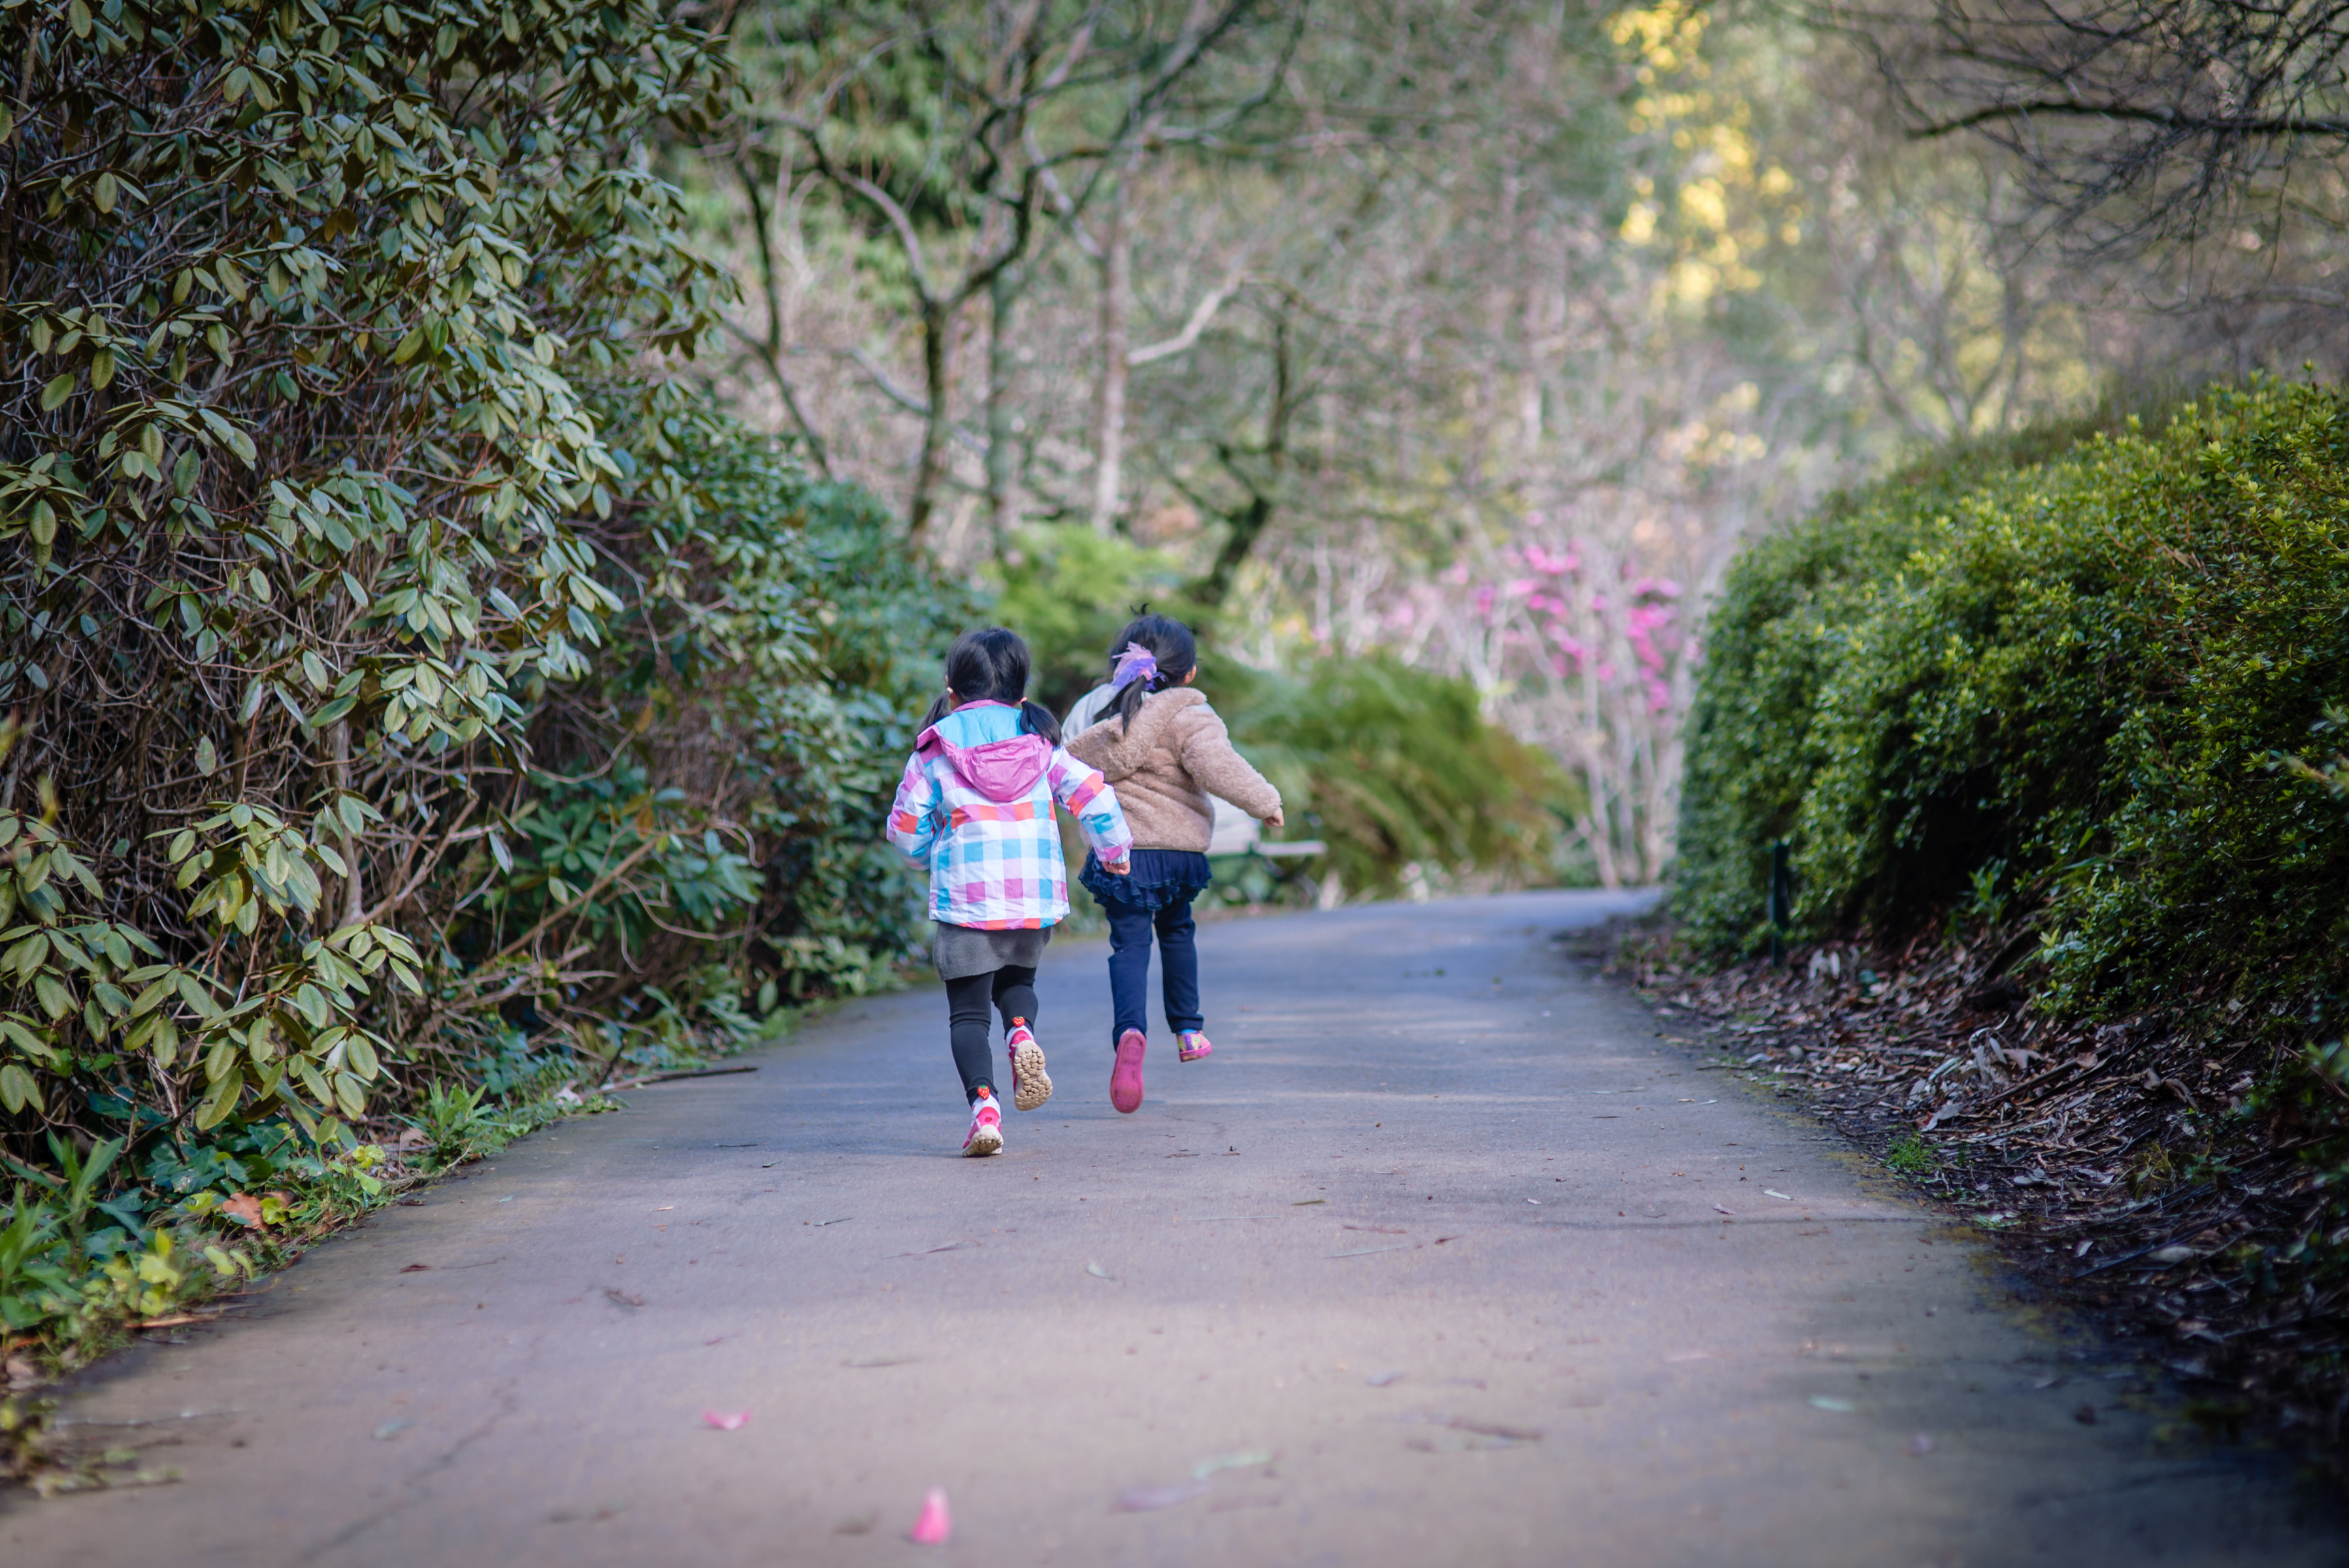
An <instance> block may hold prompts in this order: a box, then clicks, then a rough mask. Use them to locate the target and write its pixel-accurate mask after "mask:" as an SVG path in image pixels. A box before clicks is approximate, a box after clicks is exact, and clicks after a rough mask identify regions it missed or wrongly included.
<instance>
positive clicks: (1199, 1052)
mask: <svg viewBox="0 0 2349 1568" xmlns="http://www.w3.org/2000/svg"><path fill="white" fill-rule="evenodd" d="M1215 1054H1216V1047H1215V1044H1214V1042H1213V1041H1211V1040H1209V1039H1208V1038H1207V1037H1206V1036H1205V1035H1203V1034H1201V1033H1200V1032H1199V1031H1198V1030H1196V1029H1185V1030H1184V1031H1183V1032H1182V1033H1181V1034H1179V1035H1177V1036H1175V1037H1174V1056H1175V1059H1176V1060H1178V1061H1185V1062H1195V1061H1199V1060H1202V1059H1204V1058H1206V1057H1212V1056H1214V1055H1215Z"/></svg>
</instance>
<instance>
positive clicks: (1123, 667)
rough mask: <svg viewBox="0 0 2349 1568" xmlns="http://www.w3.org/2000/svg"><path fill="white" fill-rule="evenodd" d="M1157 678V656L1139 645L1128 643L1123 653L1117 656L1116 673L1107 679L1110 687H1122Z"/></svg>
mask: <svg viewBox="0 0 2349 1568" xmlns="http://www.w3.org/2000/svg"><path fill="white" fill-rule="evenodd" d="M1157 678H1158V655H1156V654H1154V653H1152V652H1151V651H1150V650H1149V649H1148V648H1145V647H1143V645H1141V644H1140V643H1128V644H1126V645H1125V652H1123V653H1122V654H1120V655H1118V656H1117V673H1116V674H1115V675H1113V676H1110V678H1109V684H1110V685H1111V686H1120V687H1123V686H1124V685H1125V684H1126V683H1127V682H1129V681H1135V680H1140V681H1154V680H1156V679H1157Z"/></svg>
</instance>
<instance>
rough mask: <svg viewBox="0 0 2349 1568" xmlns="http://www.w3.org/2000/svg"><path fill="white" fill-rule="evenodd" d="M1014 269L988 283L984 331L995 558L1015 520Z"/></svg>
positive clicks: (990, 529)
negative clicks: (1012, 376) (986, 317)
mask: <svg viewBox="0 0 2349 1568" xmlns="http://www.w3.org/2000/svg"><path fill="white" fill-rule="evenodd" d="M1017 270H1018V269H1016V268H1013V267H1006V268H1004V269H1003V270H1002V271H1001V272H999V273H996V274H995V277H994V280H993V282H991V283H990V284H988V291H987V300H988V333H987V521H988V532H989V533H991V534H992V535H993V542H994V548H995V553H996V554H997V555H1001V554H1002V553H1003V551H1004V548H1005V547H1006V546H1007V545H1008V544H1009V542H1010V540H1011V530H1012V527H1013V525H1014V524H1016V523H1017V522H1018V521H1019V519H1018V517H1017V516H1016V515H1015V514H1014V511H1013V508H1012V504H1011V485H1012V477H1013V475H1014V473H1015V472H1016V471H1017V469H1018V464H1017V462H1016V461H1015V459H1016V458H1017V455H1018V454H1017V451H1016V445H1017V442H1016V437H1015V433H1014V432H1013V430H1012V428H1011V375H1012V350H1011V340H1012V330H1011V325H1012V316H1013V314H1014V313H1015V312H1016V311H1017V310H1018V309H1019V282H1018V280H1017V279H1016V278H1015V277H1014V275H1013V274H1014V273H1015V272H1016V271H1017Z"/></svg>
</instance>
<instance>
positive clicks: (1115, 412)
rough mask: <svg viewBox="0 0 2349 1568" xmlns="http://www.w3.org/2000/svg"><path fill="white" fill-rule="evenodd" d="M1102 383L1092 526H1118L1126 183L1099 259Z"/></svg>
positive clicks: (1127, 275) (1128, 274) (1129, 238)
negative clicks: (1100, 259) (1100, 275)
mask: <svg viewBox="0 0 2349 1568" xmlns="http://www.w3.org/2000/svg"><path fill="white" fill-rule="evenodd" d="M1101 274H1102V285H1101V382H1100V385H1099V386H1098V387H1096V388H1095V389H1094V394H1093V506H1092V523H1093V531H1094V532H1095V533H1099V534H1102V535H1103V536H1104V537H1105V536H1107V535H1108V534H1109V533H1110V532H1111V531H1112V530H1113V529H1114V528H1116V526H1117V513H1118V505H1119V497H1118V491H1119V490H1120V489H1122V488H1123V484H1124V480H1125V475H1124V472H1123V469H1124V463H1125V377H1126V371H1127V365H1126V357H1125V355H1126V342H1125V324H1126V315H1127V312H1128V310H1129V309H1130V307H1131V305H1132V303H1133V234H1132V233H1131V232H1129V231H1128V229H1127V228H1126V222H1125V187H1124V186H1123V184H1120V185H1119V186H1118V187H1117V188H1116V189H1115V190H1114V191H1112V192H1111V194H1110V210H1109V236H1108V243H1107V244H1106V245H1104V246H1103V247H1102V261H1101Z"/></svg>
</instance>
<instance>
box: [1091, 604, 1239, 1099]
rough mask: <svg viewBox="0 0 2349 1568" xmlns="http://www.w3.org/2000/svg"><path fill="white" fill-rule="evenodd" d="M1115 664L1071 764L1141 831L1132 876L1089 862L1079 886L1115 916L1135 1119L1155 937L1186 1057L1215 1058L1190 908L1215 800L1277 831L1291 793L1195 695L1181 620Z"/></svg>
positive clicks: (1115, 1078)
mask: <svg viewBox="0 0 2349 1568" xmlns="http://www.w3.org/2000/svg"><path fill="white" fill-rule="evenodd" d="M1110 660H1111V665H1112V671H1111V676H1110V681H1109V686H1108V688H1107V692H1106V694H1103V693H1102V692H1100V691H1097V692H1095V693H1094V694H1093V695H1092V696H1088V697H1087V698H1086V699H1085V701H1084V702H1082V703H1080V704H1079V705H1078V708H1077V711H1076V712H1074V713H1072V714H1071V716H1070V717H1071V720H1072V726H1071V727H1072V728H1075V724H1074V722H1073V721H1078V720H1090V721H1091V722H1089V723H1086V724H1085V725H1084V726H1083V727H1082V728H1081V729H1079V730H1077V732H1076V733H1074V734H1071V736H1070V738H1069V739H1068V742H1067V745H1068V749H1069V752H1070V754H1071V756H1073V757H1075V758H1077V759H1078V760H1079V761H1080V762H1083V763H1086V764H1088V765H1090V766H1091V767H1093V768H1098V769H1101V771H1102V775H1103V776H1104V777H1106V778H1107V779H1108V780H1109V782H1110V785H1111V787H1112V788H1113V789H1115V790H1116V791H1117V797H1118V802H1119V804H1120V805H1121V806H1122V807H1123V810H1124V812H1125V820H1126V823H1127V825H1128V826H1129V827H1130V828H1131V829H1132V830H1133V855H1132V859H1131V861H1129V863H1128V864H1127V865H1126V866H1125V867H1124V868H1123V873H1124V874H1117V870H1116V868H1112V867H1108V866H1104V865H1103V864H1102V861H1101V859H1100V857H1099V856H1098V855H1093V854H1088V855H1087V856H1086V857H1085V865H1084V870H1083V872H1081V873H1080V875H1079V878H1078V880H1079V881H1080V882H1082V883H1083V884H1084V886H1085V888H1086V890H1087V891H1088V892H1091V893H1092V895H1093V897H1094V899H1095V900H1096V901H1097V902H1098V903H1100V904H1101V906H1102V910H1103V911H1104V912H1105V913H1107V914H1108V916H1109V930H1110V959H1109V983H1110V991H1111V994H1112V998H1113V1001H1114V1003H1115V1006H1116V1018H1115V1021H1114V1022H1113V1023H1112V1025H1111V1026H1110V1037H1111V1039H1112V1042H1113V1050H1114V1053H1115V1065H1114V1066H1113V1067H1112V1069H1111V1072H1110V1080H1109V1098H1110V1103H1111V1104H1112V1105H1113V1106H1115V1107H1117V1109H1119V1110H1121V1111H1125V1112H1129V1113H1130V1112H1132V1111H1133V1110H1135V1109H1138V1108H1139V1107H1140V1106H1141V1104H1142V1058H1143V1052H1144V1050H1145V1049H1146V1047H1147V1045H1148V1039H1149V1037H1148V1034H1147V1029H1146V1026H1147V1017H1146V1016H1145V1005H1146V997H1145V995H1144V988H1145V986H1146V985H1147V982H1148V980H1149V977H1150V944H1151V938H1152V936H1153V935H1154V934H1155V936H1156V937H1157V941H1158V963H1159V969H1160V971H1161V974H1162V979H1163V984H1164V1006H1165V1010H1166V1026H1167V1027H1168V1028H1169V1029H1172V1030H1173V1031H1174V1038H1175V1043H1176V1053H1175V1054H1176V1056H1177V1057H1178V1058H1179V1059H1180V1060H1183V1061H1185V1062H1195V1061H1199V1060H1201V1059H1203V1058H1205V1057H1207V1056H1208V1055H1210V1054H1211V1053H1212V1052H1213V1051H1214V1050H1215V1047H1214V1046H1213V1045H1211V1044H1210V1043H1209V1042H1208V1039H1207V1037H1206V1015H1205V1014H1204V1013H1202V1012H1201V1010H1200V1005H1199V951H1198V946H1197V944H1196V941H1195V925H1194V923H1193V921H1192V917H1191V901H1192V900H1194V899H1195V898H1196V897H1198V895H1199V894H1200V893H1201V892H1205V891H1206V888H1207V885H1208V884H1209V883H1210V882H1212V881H1213V880H1214V876H1213V873H1212V872H1209V870H1208V869H1207V854H1206V851H1207V845H1208V842H1209V840H1210V837H1211V835H1212V834H1213V831H1214V828H1215V805H1214V801H1213V800H1212V799H1210V797H1211V796H1215V797H1221V798H1222V799H1226V800H1228V801H1230V802H1231V803H1232V804H1233V805H1235V806H1237V807H1238V808H1239V809H1240V810H1244V811H1246V812H1247V814H1248V815H1249V816H1251V817H1256V818H1259V819H1261V820H1263V821H1264V822H1265V824H1266V825H1267V826H1268V827H1274V828H1278V827H1279V826H1280V825H1281V814H1280V791H1279V790H1278V789H1274V788H1273V787H1272V785H1271V784H1270V783H1269V782H1268V781H1267V779H1265V777H1264V775H1263V774H1261V773H1258V772H1257V770H1256V769H1253V768H1251V767H1249V766H1248V764H1247V759H1246V758H1242V757H1241V756H1240V754H1239V753H1238V752H1237V751H1235V750H1233V749H1232V741H1231V736H1230V733H1229V732H1228V731H1227V730H1226V728H1225V727H1224V721H1223V720H1222V719H1221V718H1218V717H1216V710H1215V709H1214V708H1212V707H1208V706H1207V699H1206V696H1204V695H1203V694H1201V693H1199V692H1197V691H1195V690H1193V689H1191V683H1192V682H1193V681H1194V680H1195V679H1197V678H1198V674H1199V655H1198V645H1197V643H1196V641H1195V639H1194V638H1193V637H1192V635H1191V630H1190V628H1189V627H1187V626H1185V625H1184V624H1182V623H1181V622H1180V621H1177V620H1174V618H1172V617H1171V616H1166V615H1153V614H1142V615H1139V616H1136V617H1135V618H1134V620H1133V622H1132V623H1130V624H1128V625H1127V626H1126V628H1125V630H1124V631H1123V632H1121V633H1119V634H1118V637H1117V641H1116V643H1115V644H1114V645H1112V652H1111V655H1110ZM1096 716H1098V717H1096Z"/></svg>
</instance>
